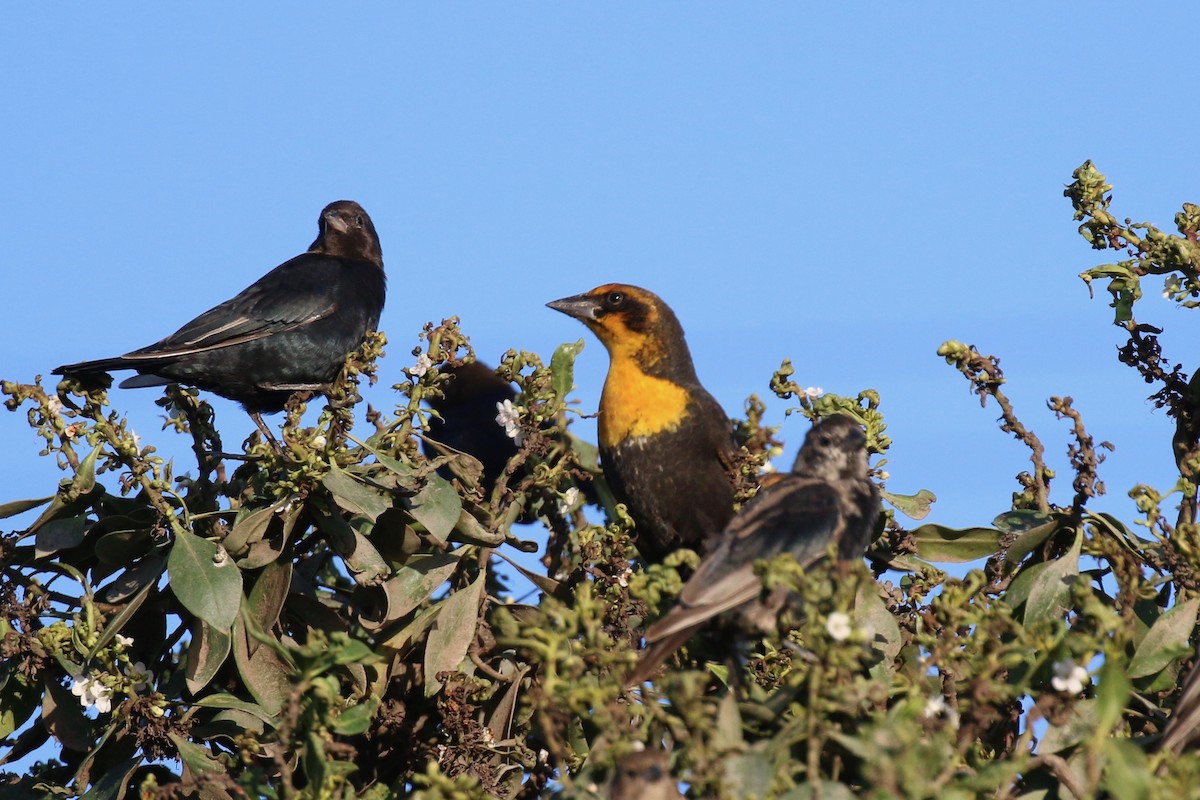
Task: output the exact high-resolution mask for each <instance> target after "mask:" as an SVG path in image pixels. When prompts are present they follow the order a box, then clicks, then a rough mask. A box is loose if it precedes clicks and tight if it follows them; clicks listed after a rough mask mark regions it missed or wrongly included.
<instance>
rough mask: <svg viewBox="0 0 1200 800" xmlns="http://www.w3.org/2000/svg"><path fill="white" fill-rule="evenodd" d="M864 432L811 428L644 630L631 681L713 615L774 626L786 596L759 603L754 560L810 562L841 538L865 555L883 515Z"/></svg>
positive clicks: (843, 553) (843, 552)
mask: <svg viewBox="0 0 1200 800" xmlns="http://www.w3.org/2000/svg"><path fill="white" fill-rule="evenodd" d="M868 470H869V467H868V464H867V450H866V436H865V434H864V433H863V430H862V428H861V427H860V426H859V424H858V423H857V422H856V421H854V420H852V419H850V418H849V417H845V416H834V417H829V418H827V419H824V420H821V421H820V422H818V423H817V424H816V425H814V426H813V428H812V429H811V430H810V431H809V433H808V436H807V437H806V438H805V440H804V446H803V447H801V448H800V453H799V454H798V455H797V456H796V462H795V464H794V465H793V466H792V471H791V473H790V474H787V475H784V476H783V477H782V478H781V479H779V480H776V481H774V482H772V483H771V484H770V485H768V486H766V487H765V488H763V489H762V490H761V491H759V493H758V495H756V496H755V497H754V499H753V500H751V501H750V502H749V503H747V504H746V507H745V508H743V509H742V511H741V512H740V513H739V514H738V515H737V516H736V517H734V519H733V521H732V522H731V523H730V524H729V527H728V528H726V529H725V531H724V533H723V534H722V535H721V540H720V544H719V545H718V546H717V548H716V549H715V550H714V551H713V552H712V553H711V554H709V555H708V556H707V557H705V558H704V560H703V561H702V562H701V563H700V566H699V567H697V569H696V572H695V574H693V575H692V577H691V578H690V579H689V580H688V582H687V584H686V585H685V586H684V587H683V592H682V593H681V594H680V595H679V604H678V605H676V606H675V607H674V608H672V609H671V610H670V611H669V612H668V613H667V615H666V616H664V617H663V618H662V619H660V620H659V621H658V622H656V623H654V625H652V626H651V627H650V629H649V630H648V631H646V649H645V650H644V651H643V652H642V655H641V658H640V659H639V660H638V664H637V668H636V670H635V671H634V674H633V676H632V677H631V679H630V682H631V683H632V684H637V683H641V682H643V681H645V680H648V679H649V678H650V677H651V676H652V675H653V674H654V673H655V671H656V670H657V669H658V667H659V665H660V664H661V663H662V662H663V661H664V660H665V659H666V658H667V657H669V656H670V655H671V654H672V653H674V652H675V651H676V650H677V649H678V648H679V647H680V645H682V644H683V643H684V642H686V641H687V640H688V639H689V638H690V637H691V636H692V634H693V633H695V632H696V631H697V630H698V629H699V628H700V627H701V626H703V625H704V624H705V623H706V622H708V621H709V620H711V619H712V618H713V617H716V616H718V615H721V614H724V613H726V612H733V611H735V610H736V611H737V613H738V614H739V615H741V616H743V617H744V618H745V620H746V621H747V622H749V623H750V624H752V625H753V626H754V627H758V628H766V627H769V626H770V625H773V624H774V622H775V619H776V617H777V615H778V612H779V610H780V609H781V608H782V607H783V605H784V604H785V603H786V602H787V599H788V598H787V595H786V594H784V593H781V594H779V595H778V596H772V597H771V598H768V600H767V601H765V602H758V601H759V598H760V596H761V594H762V582H761V581H760V579H759V577H758V576H757V575H755V574H754V564H755V562H756V561H760V560H762V559H769V558H775V557H776V556H779V555H782V554H784V553H790V554H791V555H792V556H793V557H794V558H795V559H796V561H797V562H799V563H800V564H802V565H805V566H808V565H812V564H815V563H816V562H818V561H819V560H820V559H822V558H823V557H824V556H825V553H826V551H827V549H828V548H829V544H830V543H831V542H836V543H837V555H838V558H839V559H841V560H845V561H849V560H852V559H856V558H862V556H863V553H864V552H865V551H866V548H867V545H868V544H870V540H871V534H872V533H873V531H874V528H875V522H876V519H877V518H878V516H879V490H878V489H877V488H876V487H875V484H874V483H872V482H871V480H870V478H869V477H868Z"/></svg>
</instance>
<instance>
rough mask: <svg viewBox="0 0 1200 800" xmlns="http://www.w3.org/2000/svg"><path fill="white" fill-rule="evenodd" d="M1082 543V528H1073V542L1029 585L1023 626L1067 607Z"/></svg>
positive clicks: (1054, 615)
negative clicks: (1068, 548) (1075, 529)
mask: <svg viewBox="0 0 1200 800" xmlns="http://www.w3.org/2000/svg"><path fill="white" fill-rule="evenodd" d="M1082 545H1083V531H1082V530H1077V531H1075V543H1074V544H1073V545H1071V549H1070V550H1068V551H1067V552H1066V553H1065V554H1064V555H1063V556H1062V557H1061V558H1058V559H1056V560H1054V561H1050V562H1047V564H1046V568H1045V569H1044V570H1041V571H1040V572H1039V574H1038V576H1037V578H1036V580H1034V581H1033V583H1032V585H1030V587H1029V599H1028V600H1027V601H1026V602H1025V617H1024V622H1025V626H1026V627H1029V626H1031V625H1033V624H1036V623H1038V622H1042V621H1045V620H1049V619H1058V618H1061V617H1062V616H1063V614H1065V613H1066V611H1067V600H1068V598H1069V597H1070V595H1071V584H1072V583H1074V582H1075V581H1076V580H1078V579H1079V552H1080V548H1081V547H1082Z"/></svg>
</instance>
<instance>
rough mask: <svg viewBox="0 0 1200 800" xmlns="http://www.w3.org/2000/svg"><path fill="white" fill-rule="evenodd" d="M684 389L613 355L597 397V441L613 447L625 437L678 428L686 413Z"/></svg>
mask: <svg viewBox="0 0 1200 800" xmlns="http://www.w3.org/2000/svg"><path fill="white" fill-rule="evenodd" d="M687 402H688V394H687V390H686V389H684V388H683V387H682V386H679V385H678V384H674V383H671V382H670V381H668V380H665V379H663V378H655V377H652V376H650V375H647V374H646V373H644V372H642V370H641V369H640V368H639V367H638V364H637V363H636V362H635V361H634V360H633V359H631V358H619V357H618V358H613V360H612V362H611V363H610V364H609V367H608V377H607V378H606V379H605V381H604V392H603V394H602V395H601V398H600V419H599V434H600V444H601V445H602V446H604V447H608V448H613V447H616V446H617V445H618V444H620V443H621V442H623V441H625V440H626V439H629V438H636V437H641V436H652V435H654V434H656V433H662V432H664V431H672V430H675V429H677V428H678V427H679V424H680V422H681V421H682V420H683V418H684V417H686V416H687V414H688V410H687Z"/></svg>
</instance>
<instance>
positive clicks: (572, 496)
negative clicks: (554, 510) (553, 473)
mask: <svg viewBox="0 0 1200 800" xmlns="http://www.w3.org/2000/svg"><path fill="white" fill-rule="evenodd" d="M578 502H579V490H578V489H576V488H575V487H574V486H572V487H571V488H570V489H567V490H566V491H565V492H563V503H564V504H566V506H567V508H574V507H575V504H576V503H578Z"/></svg>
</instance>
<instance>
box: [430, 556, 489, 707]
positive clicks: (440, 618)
mask: <svg viewBox="0 0 1200 800" xmlns="http://www.w3.org/2000/svg"><path fill="white" fill-rule="evenodd" d="M486 575H487V573H486V572H485V571H484V570H480V572H479V575H478V576H477V577H476V578H475V580H473V581H471V584H470V585H469V586H467V587H465V588H463V589H459V590H458V591H457V592H454V593H453V594H451V595H450V596H449V597H447V598H446V599H445V600H443V601H442V603H441V605H439V606H438V614H437V619H436V621H435V622H434V625H433V630H432V631H430V632H429V638H428V639H427V640H426V642H425V696H426V697H432V696H433V695H435V694H437V692H438V691H439V690H440V689H441V688H442V682H441V681H440V680H438V678H437V675H438V673H439V672H448V671H453V670H456V669H458V666H459V664H461V663H462V661H463V659H464V658H466V657H467V651H468V650H469V649H470V648H471V643H472V642H474V641H475V629H476V627H477V626H478V624H479V600H480V598H481V597H482V595H483V583H484V578H485V577H486Z"/></svg>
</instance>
